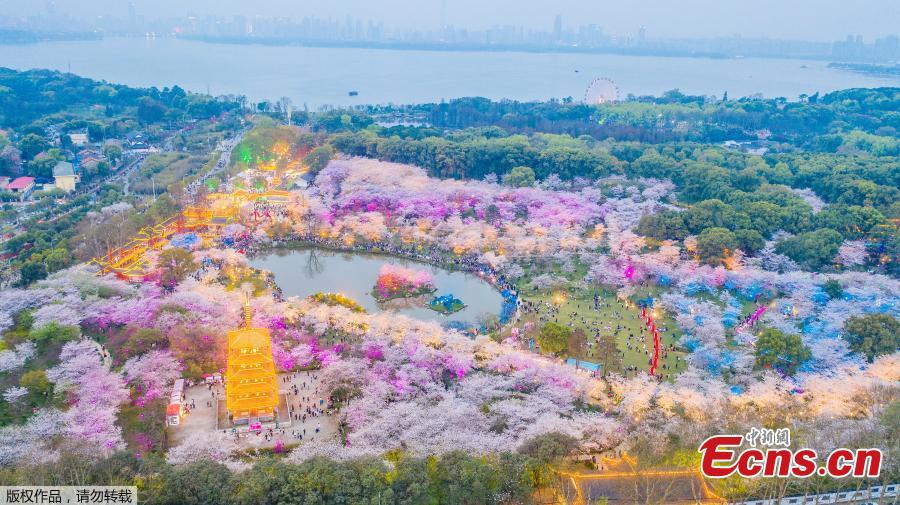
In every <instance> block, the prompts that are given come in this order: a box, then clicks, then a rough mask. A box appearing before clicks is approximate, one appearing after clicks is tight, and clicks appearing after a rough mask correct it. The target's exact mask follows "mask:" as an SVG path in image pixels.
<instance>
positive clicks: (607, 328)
mask: <svg viewBox="0 0 900 505" xmlns="http://www.w3.org/2000/svg"><path fill="white" fill-rule="evenodd" d="M644 291H646V290H644ZM594 293H595V291H579V292H574V293H568V292H563V291H556V292H549V293H547V292H545V293H532V294H525V295H523V297H522V298H523V300H526V301H529V302H532V303H537V304H546V305H552V306H555V307H559V310H558V312H557V313H555V314H554V317H553V318H551V319H550V320H552V321H554V322H557V323H559V324H561V325H563V326H568V327H570V328H572V329H573V330H574V329H577V328H581V329H582V330H583V331H584V332H585V334H586V335H587V338H588V342H591V343H593V346H592V347H588V348H587V349H586V350H585V351H584V352H576V353H571V352H567V353H565V355H564V357H566V358H568V357H573V358H577V359H580V360H586V361H591V362H595V363H596V362H598V361H599V360H598V359H597V345H598V344H597V339H596V334H597V332H598V331H599V333H600V334H601V335H613V336H615V337H616V342H617V347H618V349H619V351H620V352H621V354H620V356H621V358H622V363H623V365H624V367H629V366H633V367H636V368H637V369H638V370H642V371H646V370H648V369H649V367H648V365H647V361H648V359H649V358H648V355H647V354H645V353H644V348H643V346H644V345H645V346H646V348H647V350H648V351H649V352H650V353H651V354H652V350H653V337H652V336H651V334H650V332H649V329H645V331H644V334H643V338H641V328H642V327H645V325H644V323H643V321H642V320H641V319H640V315H641V309H640V308H639V307H637V306H635V305H633V304H632V305H629V306H628V307H625V305H624V303H623V302H622V301H620V300H618V299H617V298H616V296H615V293H614V292H613V291H610V290H605V291H604V290H597V291H596V293H597V294H599V296H600V305H601V306H600V308H599V310H596V309H594V304H593V296H594ZM647 294H648V293H644V292H643V291H642V292H641V295H640V298H646V296H647ZM650 294H652V295H656V293H653V292H652V291H651V292H650ZM657 314H658V315H657V317H656V321H657V326H658V327H660V328H666V329H667V331H660V337H661V340H662V348H665V346H668V345H670V344H672V343H674V342H675V341H677V340H678V338H679V337H680V335H681V333H680V332H679V331H678V326H677V324H676V323H675V321H674V320H673V319H672V318H671V317H670V316H669V315H668V314H665V313H664V311H661V310H657ZM538 319H539V316H538V315H537V314H534V313H526V312H522V317H521V318H520V320H519V321H518V322H517V323H516V324H515V326H518V327H520V328H521V327H523V326H524V323H526V322H528V321H531V322H533V323H535V328H534V329H533V330H532V331H531V332H529V333H528V334H527V335H526V340H527V339H528V338H536V337H537V334H538V332H539V329H540V326H541V324H542V323H543V322H544V321H539V320H538ZM617 327H618V329H617ZM631 334H633V335H634V338H633V339H632V340H631V349H629V348H628V345H627V344H628V337H629V335H631ZM641 344H643V345H641ZM676 356H677V357H681V358H682V359H681V360H680V361H678V360H676ZM684 356H685V353H683V352H677V351H670V352H669V353H668V356H667V357H665V358H664V352H660V360H659V369H658V372H657V373H659V374H677V373H679V372H682V371H684V369H685V368H686V365H685V362H684V359H683V358H684ZM664 363H665V364H666V365H667V368H666V369H663V368H662V365H663V364H664ZM610 371H615V372H621V370H610ZM629 375H631V374H630V373H629Z"/></svg>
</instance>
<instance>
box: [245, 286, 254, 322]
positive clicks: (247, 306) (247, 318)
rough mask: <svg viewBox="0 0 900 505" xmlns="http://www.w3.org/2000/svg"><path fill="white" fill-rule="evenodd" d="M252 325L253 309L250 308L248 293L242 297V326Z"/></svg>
mask: <svg viewBox="0 0 900 505" xmlns="http://www.w3.org/2000/svg"><path fill="white" fill-rule="evenodd" d="M252 327H253V309H251V308H250V293H246V295H245V297H244V328H252Z"/></svg>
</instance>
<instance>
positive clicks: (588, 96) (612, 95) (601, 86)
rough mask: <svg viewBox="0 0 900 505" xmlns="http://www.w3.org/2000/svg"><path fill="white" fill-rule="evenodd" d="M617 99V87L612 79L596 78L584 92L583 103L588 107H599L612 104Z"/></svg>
mask: <svg viewBox="0 0 900 505" xmlns="http://www.w3.org/2000/svg"><path fill="white" fill-rule="evenodd" d="M618 99H619V87H618V86H616V83H615V82H613V80H612V79H609V78H606V77H598V78H596V79H594V80H593V81H591V84H590V86H588V87H587V89H586V90H585V91H584V103H586V104H588V105H600V104H604V103H612V102H615V101H618Z"/></svg>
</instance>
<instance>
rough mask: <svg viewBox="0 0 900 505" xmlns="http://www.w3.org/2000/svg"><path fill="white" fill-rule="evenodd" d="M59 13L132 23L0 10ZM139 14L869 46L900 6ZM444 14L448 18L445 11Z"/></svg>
mask: <svg viewBox="0 0 900 505" xmlns="http://www.w3.org/2000/svg"><path fill="white" fill-rule="evenodd" d="M51 1H52V2H53V3H55V5H56V8H57V10H58V11H62V12H68V13H70V14H72V15H75V16H80V17H92V16H97V15H104V14H106V15H112V16H115V17H123V18H124V17H125V16H126V13H127V5H128V2H127V1H126V0H0V14H3V15H13V16H20V15H29V14H40V13H43V12H45V11H46V5H47V4H48V3H50V2H51ZM133 3H134V5H135V9H136V11H137V13H138V14H139V15H143V16H144V17H146V18H148V19H152V18H154V17H181V16H184V15H187V14H193V15H199V16H205V15H207V14H216V15H218V16H220V17H231V16H234V15H244V16H248V17H252V16H255V15H262V16H265V17H293V18H302V17H304V16H316V17H335V18H344V17H345V16H347V15H350V16H353V17H354V18H357V19H363V20H368V19H372V20H376V21H383V22H384V23H385V24H386V25H387V26H388V27H400V28H423V29H431V28H436V27H438V26H440V25H441V22H442V19H446V22H447V23H448V24H452V25H454V26H457V27H465V28H472V29H482V28H487V27H490V26H493V25H505V24H512V25H516V26H519V25H521V26H525V27H527V28H538V29H542V30H547V31H550V30H552V27H553V19H554V17H555V16H556V15H557V14H560V15H562V18H563V25H564V26H571V27H574V26H576V25H580V24H588V23H595V24H597V25H599V26H601V27H603V29H604V31H605V32H607V33H610V34H615V35H627V34H634V33H636V32H637V30H638V28H639V27H640V26H645V27H646V30H647V36H648V37H650V38H656V37H683V38H703V37H718V36H733V35H739V36H742V37H748V38H751V37H753V38H755V37H768V38H777V39H793V40H816V41H834V40H838V39H843V38H845V37H846V36H847V35H848V34H854V35H856V34H859V35H862V36H863V37H864V39H866V40H868V41H872V40H873V39H874V38H876V37H883V36H885V35H890V34H896V33H898V32H900V28H898V27H900V0H615V1H610V0H133ZM442 12H443V13H444V14H443V15H442Z"/></svg>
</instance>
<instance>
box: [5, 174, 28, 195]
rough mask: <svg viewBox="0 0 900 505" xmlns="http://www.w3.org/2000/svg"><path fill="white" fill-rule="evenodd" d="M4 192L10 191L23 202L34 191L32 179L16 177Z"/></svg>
mask: <svg viewBox="0 0 900 505" xmlns="http://www.w3.org/2000/svg"><path fill="white" fill-rule="evenodd" d="M6 190H7V191H12V192H13V193H15V194H17V195H19V198H21V199H23V200H24V199H25V198H28V195H30V194H31V192H32V191H34V177H18V178H16V179H14V180H13V181H12V182H10V183H9V185H8V186H6Z"/></svg>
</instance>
